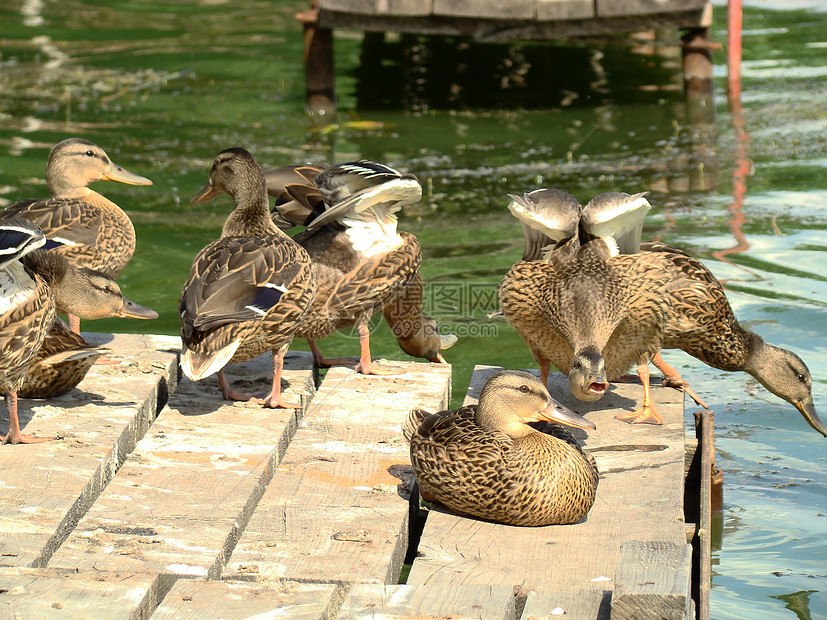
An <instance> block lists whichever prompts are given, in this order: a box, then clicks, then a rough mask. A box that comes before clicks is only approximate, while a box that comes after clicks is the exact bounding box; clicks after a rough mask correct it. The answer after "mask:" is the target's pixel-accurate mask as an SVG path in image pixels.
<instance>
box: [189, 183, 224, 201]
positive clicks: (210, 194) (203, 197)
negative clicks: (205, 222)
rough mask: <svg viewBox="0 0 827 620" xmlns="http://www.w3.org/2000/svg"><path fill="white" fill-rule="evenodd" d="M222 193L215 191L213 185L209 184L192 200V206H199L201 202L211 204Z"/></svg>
mask: <svg viewBox="0 0 827 620" xmlns="http://www.w3.org/2000/svg"><path fill="white" fill-rule="evenodd" d="M220 194H221V192H220V191H219V190H217V189H215V188H214V187H213V186H212V185H210V184H209V183H207V184H206V185H205V186H204V187H202V188H201V191H199V192H198V193H197V194H196V195H195V196H193V197H192V198H190V204H194V205H195V204H198V203H199V202H209V201H210V200H212V199H213V198H215V197H216V196H218V195H220Z"/></svg>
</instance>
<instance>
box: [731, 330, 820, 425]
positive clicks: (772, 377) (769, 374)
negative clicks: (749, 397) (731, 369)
mask: <svg viewBox="0 0 827 620" xmlns="http://www.w3.org/2000/svg"><path fill="white" fill-rule="evenodd" d="M744 369H745V370H746V371H747V372H748V373H750V374H751V375H752V376H753V377H755V378H756V379H758V381H760V382H761V385H763V386H764V387H765V388H767V389H768V390H769V391H770V392H772V393H773V394H775V395H776V396H778V397H779V398H783V399H784V400H786V401H787V402H788V403H790V404H791V405H792V406H793V407H795V408H796V409H798V411H799V412H800V413H801V415H802V416H804V419H805V420H806V421H807V424H809V425H810V426H812V427H813V428H814V429H815V430H817V431H818V432H819V433H821V434H822V435H824V436H825V437H827V425H825V424H824V422H822V421H821V418H819V417H818V413H817V412H816V408H815V403H814V402H813V378H812V377H811V376H810V369H809V368H807V364H805V363H804V360H802V359H801V358H800V357H798V355H796V354H795V353H793V352H792V351H788V350H787V349H783V348H781V347H776V346H773V345H771V344H767V343H766V342H763V341H760V342H759V344H757V345H756V346H755V347H754V348H753V352H752V354H751V355H750V358H749V359H748V361H747V365H746V366H745V368H744Z"/></svg>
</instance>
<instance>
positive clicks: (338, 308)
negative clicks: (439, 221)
mask: <svg viewBox="0 0 827 620" xmlns="http://www.w3.org/2000/svg"><path fill="white" fill-rule="evenodd" d="M399 235H400V236H401V237H402V239H403V244H402V245H401V246H400V247H399V248H397V249H395V250H391V251H389V252H387V253H385V254H378V255H376V256H375V257H371V258H364V257H362V256H361V255H359V254H358V253H357V252H356V251H354V250H353V249H352V247H351V246H350V244H349V243H348V241H347V235H346V233H345V232H344V231H340V230H329V229H323V230H321V231H320V232H319V233H315V234H313V235H312V236H310V238H308V239H306V240H305V239H302V237H301V236H300V237H298V239H299V240H300V241H302V242H303V244H304V245H305V247H306V248H307V250H308V252H309V253H310V256H311V258H312V259H313V271H314V273H315V275H316V282H317V292H316V298H315V300H314V301H313V304H312V307H311V310H310V312H309V313H308V315H307V317H306V319H305V320H304V321H303V322H302V325H301V327H300V328H299V331H298V333H297V336H299V337H302V338H310V339H311V340H320V339H322V338H324V337H326V336H329V335H330V334H332V333H333V332H334V331H336V330H337V329H342V328H344V327H349V326H353V325H356V324H357V323H359V322H360V321H366V320H368V319H370V317H371V316H372V315H373V313H374V312H376V311H381V309H382V307H383V305H384V304H385V303H388V302H389V301H390V299H391V298H392V297H393V295H394V294H396V293H397V292H399V291H400V290H402V289H403V288H404V287H405V286H407V284H408V283H409V282H410V281H411V279H412V278H413V277H414V276H415V275H416V274H417V273H418V271H419V266H420V264H421V262H422V252H421V249H420V246H419V241H418V240H417V238H416V237H415V236H414V235H411V234H409V233H406V232H400V233H399Z"/></svg>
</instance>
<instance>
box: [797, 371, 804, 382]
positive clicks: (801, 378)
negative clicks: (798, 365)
mask: <svg viewBox="0 0 827 620" xmlns="http://www.w3.org/2000/svg"><path fill="white" fill-rule="evenodd" d="M798 380H799V381H801V383H804V382H805V381H806V377H805V376H804V375H802V374H800V373H799V375H798Z"/></svg>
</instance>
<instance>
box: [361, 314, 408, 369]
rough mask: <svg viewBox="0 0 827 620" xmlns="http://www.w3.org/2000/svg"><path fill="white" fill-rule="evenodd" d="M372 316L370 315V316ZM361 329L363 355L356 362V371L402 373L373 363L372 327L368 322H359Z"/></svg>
mask: <svg viewBox="0 0 827 620" xmlns="http://www.w3.org/2000/svg"><path fill="white" fill-rule="evenodd" d="M368 318H370V317H368ZM357 330H358V331H359V349H360V353H361V355H360V356H359V363H358V364H356V368H355V370H356V372H360V373H362V374H363V375H399V374H402V373H401V372H399V371H398V370H390V369H386V368H381V369H380V368H377V367H376V366H374V365H373V362H372V361H371V359H370V328H369V327H368V324H367V322H364V323H361V322H360V323H359V326H358V327H357Z"/></svg>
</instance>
